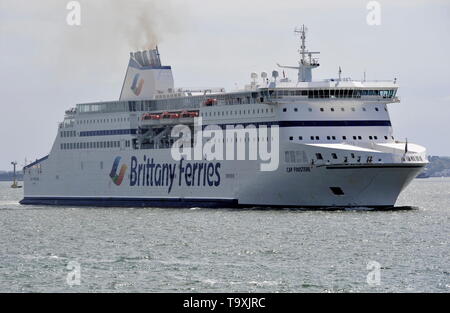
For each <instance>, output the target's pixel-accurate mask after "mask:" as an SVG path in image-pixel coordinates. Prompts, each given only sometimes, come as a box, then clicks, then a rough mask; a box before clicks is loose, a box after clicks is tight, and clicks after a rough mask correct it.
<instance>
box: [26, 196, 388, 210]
mask: <svg viewBox="0 0 450 313" xmlns="http://www.w3.org/2000/svg"><path fill="white" fill-rule="evenodd" d="M20 204H22V205H52V206H89V207H134V208H135V207H149V208H150V207H156V208H193V207H200V208H224V209H226V208H261V209H263V208H269V209H277V208H278V209H286V208H288V209H291V208H292V209H294V208H300V209H318V210H341V209H347V208H352V207H367V208H373V209H394V207H393V206H392V205H355V206H323V205H322V206H310V205H260V204H240V203H239V202H238V200H237V199H183V198H176V199H170V198H167V199H165V198H158V199H141V198H64V197H48V198H45V197H25V198H24V199H23V200H22V201H20Z"/></svg>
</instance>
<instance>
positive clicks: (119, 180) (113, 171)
mask: <svg viewBox="0 0 450 313" xmlns="http://www.w3.org/2000/svg"><path fill="white" fill-rule="evenodd" d="M121 159H122V158H121V157H120V156H118V157H116V159H115V160H114V163H113V167H112V169H111V173H110V174H109V176H110V177H111V179H112V181H113V182H114V184H116V185H117V186H120V184H122V181H123V178H124V177H125V172H126V171H127V168H128V166H126V165H125V164H123V165H122V167H121V168H120V172H119V174H117V168H118V167H119V163H120V160H121Z"/></svg>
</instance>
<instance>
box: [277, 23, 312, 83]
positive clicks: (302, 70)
mask: <svg viewBox="0 0 450 313" xmlns="http://www.w3.org/2000/svg"><path fill="white" fill-rule="evenodd" d="M307 31H308V28H306V26H305V25H302V26H301V27H300V28H296V29H295V30H294V33H295V34H296V35H297V36H299V37H300V49H299V50H298V52H299V53H300V61H298V66H283V65H280V64H278V66H279V67H280V68H288V69H296V70H298V82H310V81H312V69H314V68H317V67H319V66H320V64H319V60H318V59H317V58H313V55H314V54H320V52H312V51H308V50H307V49H306V33H307Z"/></svg>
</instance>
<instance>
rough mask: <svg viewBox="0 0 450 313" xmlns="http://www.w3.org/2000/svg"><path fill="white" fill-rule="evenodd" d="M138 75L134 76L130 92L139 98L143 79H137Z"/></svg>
mask: <svg viewBox="0 0 450 313" xmlns="http://www.w3.org/2000/svg"><path fill="white" fill-rule="evenodd" d="M139 77H140V75H139V74H136V75H134V78H133V83H132V84H131V90H133V92H134V94H135V95H136V96H139V95H140V94H141V91H142V87H143V86H144V79H143V78H141V79H139Z"/></svg>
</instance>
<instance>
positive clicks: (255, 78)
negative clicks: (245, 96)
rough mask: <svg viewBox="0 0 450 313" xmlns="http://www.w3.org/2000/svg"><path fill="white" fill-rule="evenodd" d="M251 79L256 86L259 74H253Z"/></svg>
mask: <svg viewBox="0 0 450 313" xmlns="http://www.w3.org/2000/svg"><path fill="white" fill-rule="evenodd" d="M251 78H252V81H253V84H256V80H257V79H258V74H256V73H252V74H251Z"/></svg>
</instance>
